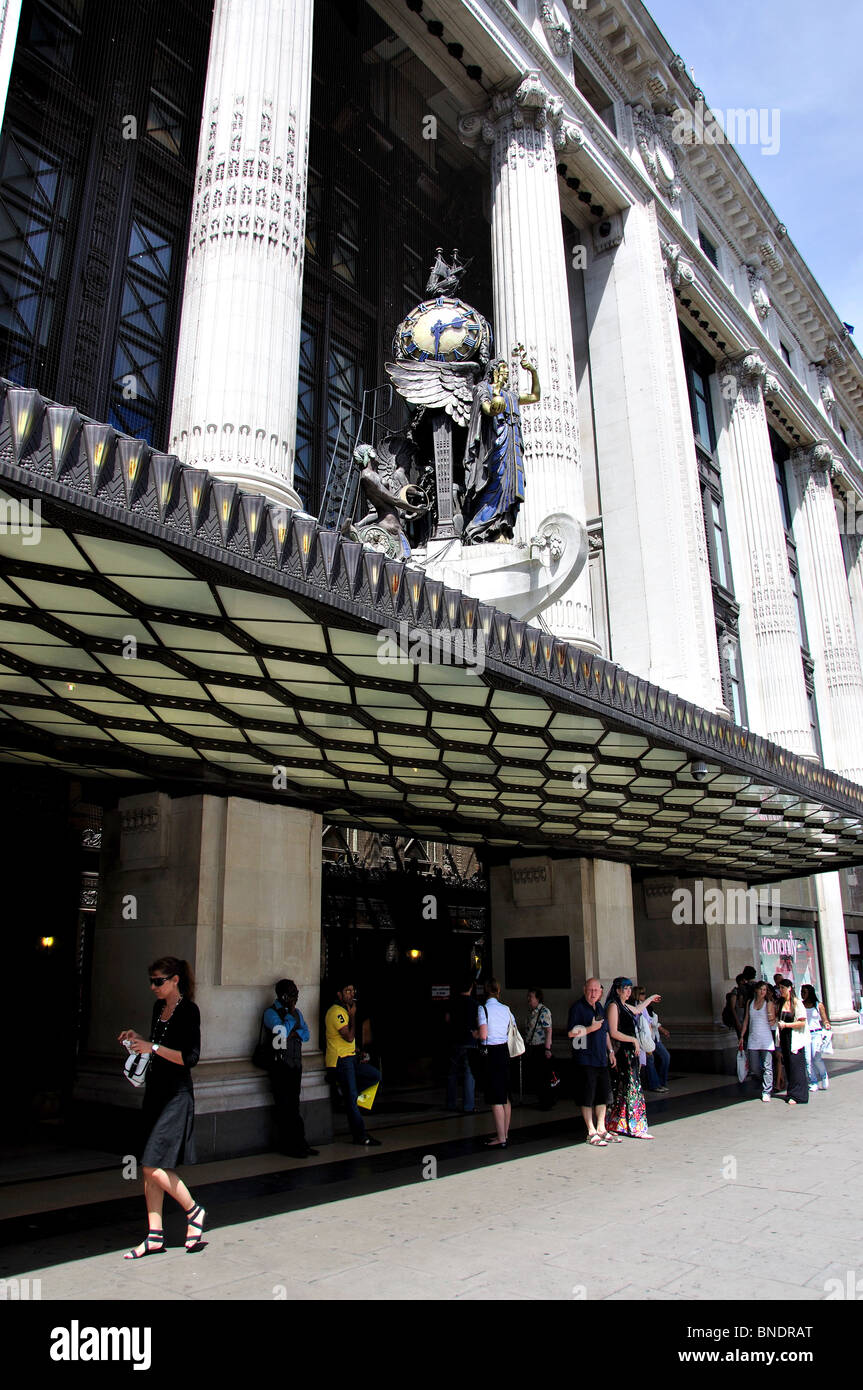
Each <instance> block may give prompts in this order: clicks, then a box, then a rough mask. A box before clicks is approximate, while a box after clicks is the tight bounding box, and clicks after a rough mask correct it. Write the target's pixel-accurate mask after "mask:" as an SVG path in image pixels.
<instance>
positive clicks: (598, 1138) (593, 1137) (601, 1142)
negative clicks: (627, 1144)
mask: <svg viewBox="0 0 863 1390" xmlns="http://www.w3.org/2000/svg"><path fill="white" fill-rule="evenodd" d="M587 1142H588V1144H590V1145H592V1147H593V1148H594V1149H607V1148H608V1140H607V1139H603V1137H602V1135H601V1134H599V1133H596V1134H588V1136H587Z"/></svg>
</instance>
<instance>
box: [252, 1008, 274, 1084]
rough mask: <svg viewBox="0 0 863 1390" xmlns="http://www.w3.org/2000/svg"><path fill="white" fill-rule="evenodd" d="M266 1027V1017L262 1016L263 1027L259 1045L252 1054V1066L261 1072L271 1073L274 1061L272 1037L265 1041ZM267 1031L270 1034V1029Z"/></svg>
mask: <svg viewBox="0 0 863 1390" xmlns="http://www.w3.org/2000/svg"><path fill="white" fill-rule="evenodd" d="M264 1026H265V1025H264V1015H263V1014H261V1027H260V1031H259V1033H258V1041H257V1045H256V1046H255V1050H254V1052H253V1053H252V1066H253V1067H260V1069H261V1071H269V1070H270V1065H271V1063H272V1060H273V1048H272V1036H270V1037H269V1038H268V1039H267V1040H266V1042H265V1041H264ZM266 1031H267V1032H268V1033H269V1031H270V1030H269V1028H267V1030H266Z"/></svg>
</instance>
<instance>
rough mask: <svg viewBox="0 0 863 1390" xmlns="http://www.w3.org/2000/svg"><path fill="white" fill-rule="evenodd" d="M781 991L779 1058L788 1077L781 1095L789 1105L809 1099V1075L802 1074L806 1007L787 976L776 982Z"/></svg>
mask: <svg viewBox="0 0 863 1390" xmlns="http://www.w3.org/2000/svg"><path fill="white" fill-rule="evenodd" d="M779 993H780V994H781V995H782V1012H781V1014H780V1015H779V1024H778V1027H779V1045H780V1047H781V1049H782V1061H783V1063H784V1066H785V1075H786V1077H787V1078H788V1089H787V1091H786V1095H785V1099H786V1101H787V1103H788V1104H789V1105H807V1104H808V1103H809V1079H808V1077H807V1075H806V1034H807V1033H808V1032H809V1028H808V1025H807V1022H806V1010H805V1009H804V1007H803V1005H802V1003H801V1002H800V1000H799V999H798V998H797V995H796V994H795V992H794V985H793V983H792V981H791V980H782V981H781V982H780V985H779Z"/></svg>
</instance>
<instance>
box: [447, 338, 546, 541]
mask: <svg viewBox="0 0 863 1390" xmlns="http://www.w3.org/2000/svg"><path fill="white" fill-rule="evenodd" d="M516 352H517V353H519V352H520V353H521V354H522V356H521V365H522V367H523V368H524V370H525V371H526V372H529V373H530V378H531V389H530V391H529V392H528V393H527V394H526V395H519V392H518V387H517V385H516V386H514V387H512V386H510V384H509V367H508V365H507V363H506V362H505V361H504V360H503V359H500V360H499V361H497V362H492V363H490V365H489V368H488V371H487V372H486V375H485V377H484V379H483V380H482V381H480V382H479V383H478V384H477V386H476V388H475V390H474V399H473V409H472V410H471V416H470V421H469V422H468V434H467V447H466V449H465V456H464V477H465V496H464V504H463V511H464V515H465V518H466V520H465V526H464V531H463V539H464V541H465V542H466V543H470V542H474V543H476V542H479V541H505V540H510V539H511V538H512V535H513V531H514V528H515V520H516V517H517V516H518V511H519V507H520V506H521V504H522V502H523V501H524V443H523V440H522V434H521V411H520V407H521V406H523V405H532V404H534V403H535V402H536V401H538V400H539V399H540V384H539V376H538V375H537V370H536V367H535V366H534V364H533V363H532V362H530V361H528V359H527V357H526V356H525V355H524V348H523V347H522V346H521V344H519V345H518V347H517V348H516Z"/></svg>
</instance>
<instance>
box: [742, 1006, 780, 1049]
mask: <svg viewBox="0 0 863 1390" xmlns="http://www.w3.org/2000/svg"><path fill="white" fill-rule="evenodd" d="M746 1046H747V1047H750V1048H751V1049H752V1051H753V1052H774V1051H775V1049H776V1044H775V1043H774V1041H773V1029H772V1028H771V1027H770V1024H769V1023H768V1021H767V1001H766V999H765V1001H764V1003H763V1004H762V1005H761V1008H760V1009H756V1007H755V1004H754V1003H752V1004H750V1005H749V1029H748V1031H747V1034H746Z"/></svg>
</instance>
